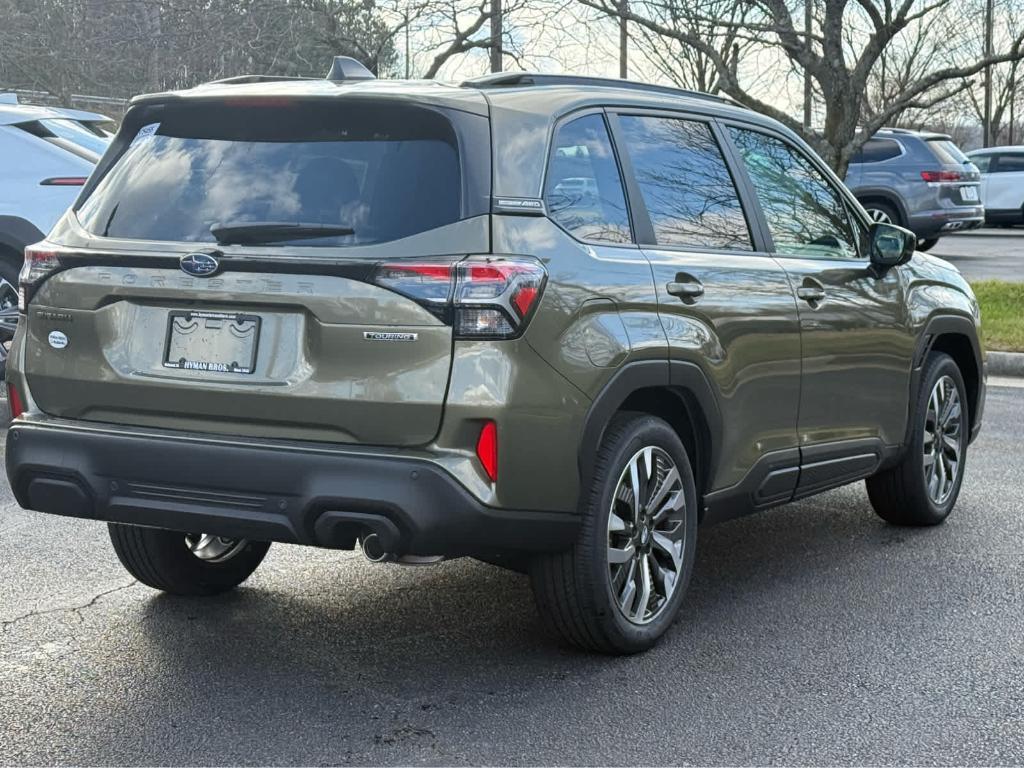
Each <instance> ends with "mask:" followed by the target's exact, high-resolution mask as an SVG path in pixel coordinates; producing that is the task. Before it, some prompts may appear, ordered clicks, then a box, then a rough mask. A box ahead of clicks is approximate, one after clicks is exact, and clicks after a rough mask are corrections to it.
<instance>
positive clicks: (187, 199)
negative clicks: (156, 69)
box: [79, 103, 461, 246]
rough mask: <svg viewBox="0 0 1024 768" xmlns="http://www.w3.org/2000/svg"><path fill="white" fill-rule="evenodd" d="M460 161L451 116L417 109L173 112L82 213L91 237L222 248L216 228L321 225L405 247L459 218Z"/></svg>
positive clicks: (337, 241) (355, 239)
mask: <svg viewBox="0 0 1024 768" xmlns="http://www.w3.org/2000/svg"><path fill="white" fill-rule="evenodd" d="M460 200H461V181H460V164H459V152H458V146H457V142H456V138H455V135H454V131H453V128H452V126H451V124H450V123H449V121H448V120H447V118H445V117H444V116H443V115H441V114H439V113H437V112H433V111H429V110H426V109H420V108H412V107H408V106H390V105H388V106H385V105H379V104H378V105H376V106H372V105H365V106H361V107H360V108H359V109H352V107H351V105H343V104H306V105H302V104H301V103H300V104H298V105H295V106H291V107H289V106H287V105H285V106H282V105H280V104H274V105H269V106H267V107H258V106H241V105H236V106H229V107H222V108H220V109H218V108H216V107H211V106H205V107H203V108H202V109H201V111H200V110H198V109H196V108H195V107H181V108H178V109H177V110H171V109H168V110H165V113H164V114H163V115H162V120H161V122H159V123H154V124H150V125H148V126H145V127H144V128H142V129H141V130H140V131H139V134H138V135H137V136H136V137H135V139H134V140H133V141H132V143H131V146H130V147H129V148H128V149H127V150H126V151H125V152H124V154H123V155H122V156H121V157H120V158H119V160H118V161H117V163H116V164H115V165H114V167H113V168H112V169H111V170H110V172H109V173H107V175H106V176H105V177H104V178H103V179H102V181H101V182H100V183H99V185H98V186H97V188H96V189H95V191H94V192H93V193H92V195H90V197H89V198H88V200H87V201H86V202H85V203H84V204H83V205H82V207H81V209H80V210H79V218H80V220H81V222H82V224H83V225H84V226H85V228H86V229H88V230H89V231H91V232H93V233H95V234H99V235H104V236H110V237H125V238H138V239H143V240H181V241H197V242H207V241H213V240H214V237H213V235H212V234H211V233H210V227H211V226H212V225H214V224H223V225H231V224H245V223H260V222H287V223H303V224H306V223H312V224H325V225H336V226H338V227H349V228H351V229H352V230H354V233H353V234H351V235H334V236H330V237H320V238H314V239H304V240H295V241H291V243H290V244H294V245H302V246H344V245H355V244H364V243H376V242H383V241H388V240H395V239H398V238H401V237H406V236H409V235H413V234H416V233H418V232H423V231H426V230H429V229H433V228H435V227H440V226H443V225H445V224H450V223H452V222H454V221H457V220H458V219H459V218H460V212H461V207H460Z"/></svg>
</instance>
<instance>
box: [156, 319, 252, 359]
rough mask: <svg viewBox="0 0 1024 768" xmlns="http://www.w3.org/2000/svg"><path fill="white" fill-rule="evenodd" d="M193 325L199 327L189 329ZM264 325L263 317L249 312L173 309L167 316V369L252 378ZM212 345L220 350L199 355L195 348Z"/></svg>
mask: <svg viewBox="0 0 1024 768" xmlns="http://www.w3.org/2000/svg"><path fill="white" fill-rule="evenodd" d="M190 325H194V326H195V327H194V328H192V329H191V330H189V326H190ZM232 326H234V329H233V328H232ZM261 326H262V318H261V317H260V316H259V315H253V314H250V313H248V312H212V311H207V310H196V309H174V310H171V311H170V312H168V313H167V335H166V338H165V339H164V350H163V366H164V368H171V369H175V370H183V371H194V372H196V373H208V374H218V375H221V374H229V375H230V374H235V375H251V374H253V373H254V372H255V370H256V355H257V352H258V351H259V340H260V330H261ZM197 331H198V333H196V335H195V336H191V334H192V333H195V332H197ZM214 337H215V338H214ZM211 342H213V345H214V346H215V347H219V348H220V349H219V350H218V349H215V350H214V351H212V352H210V353H202V352H200V354H198V355H197V354H196V350H195V349H194V347H196V346H197V345H199V346H204V345H205V346H209V345H210V344H211ZM183 352H184V354H183ZM228 358H230V359H228ZM239 358H241V359H239Z"/></svg>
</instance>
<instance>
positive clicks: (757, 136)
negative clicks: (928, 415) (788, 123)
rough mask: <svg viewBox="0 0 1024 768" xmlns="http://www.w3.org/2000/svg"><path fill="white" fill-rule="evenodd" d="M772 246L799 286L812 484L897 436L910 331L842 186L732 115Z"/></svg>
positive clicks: (803, 424) (840, 473) (897, 293)
mask: <svg viewBox="0 0 1024 768" xmlns="http://www.w3.org/2000/svg"><path fill="white" fill-rule="evenodd" d="M728 133H729V137H730V139H731V141H732V144H733V146H734V147H735V151H736V152H737V154H738V155H739V156H740V157H741V158H742V159H743V164H744V168H745V169H746V173H747V175H748V176H749V179H750V182H751V184H752V185H753V188H754V190H755V191H756V194H757V199H758V202H759V204H760V208H761V211H762V213H763V217H764V220H765V222H766V224H767V228H768V235H769V236H770V238H771V241H772V248H773V251H774V253H775V254H776V256H777V258H778V259H779V262H780V263H781V264H782V265H783V267H784V268H785V270H786V272H787V273H788V274H789V277H790V280H791V282H792V285H793V288H794V290H795V291H796V293H797V297H798V306H799V312H800V329H801V341H802V361H803V374H802V389H801V396H800V418H799V424H798V430H799V436H800V445H801V447H802V450H803V461H804V470H805V471H803V472H801V479H800V487H799V488H798V493H810V492H813V491H815V490H818V489H819V488H820V487H823V486H827V485H831V484H834V483H835V482H837V481H839V480H842V479H843V478H844V476H845V477H848V478H849V477H855V476H858V475H861V474H865V473H866V472H868V471H870V470H871V469H873V467H874V466H875V465H876V464H877V461H878V459H879V458H880V457H881V450H882V447H883V446H887V445H896V444H898V443H900V442H901V441H902V439H903V435H904V427H905V425H906V418H907V394H906V393H907V392H908V391H909V386H910V371H911V362H912V359H913V354H914V335H913V332H912V329H911V327H910V324H909V323H910V317H909V315H908V313H907V311H906V304H905V301H904V282H903V280H902V278H901V275H900V268H898V267H897V268H894V269H890V270H888V271H887V272H885V273H884V274H882V275H879V274H877V273H876V272H875V271H874V269H873V268H872V267H871V265H870V263H869V261H868V259H867V257H866V255H865V254H864V253H863V252H862V250H861V243H862V238H863V234H864V231H862V230H861V227H862V226H863V224H862V222H860V221H859V219H857V218H856V217H855V216H854V215H852V211H851V207H850V203H849V199H848V198H847V197H846V195H845V194H844V193H843V191H842V187H841V185H840V184H838V183H837V182H834V181H833V180H832V178H831V177H830V176H829V175H828V174H827V173H825V172H824V170H823V166H822V165H821V164H820V163H819V162H818V161H817V160H815V159H812V158H811V156H810V155H808V154H806V153H805V152H804V151H803V150H802V149H800V148H799V147H797V146H796V145H795V144H793V143H791V142H790V141H788V140H787V139H785V138H783V137H781V136H779V135H776V134H774V133H771V132H768V131H764V130H762V129H760V128H751V127H747V126H744V125H741V124H732V125H730V126H729V128H728Z"/></svg>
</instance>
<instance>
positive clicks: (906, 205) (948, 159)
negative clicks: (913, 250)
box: [846, 128, 985, 251]
mask: <svg viewBox="0 0 1024 768" xmlns="http://www.w3.org/2000/svg"><path fill="white" fill-rule="evenodd" d="M980 182H981V174H980V173H979V172H978V169H977V168H976V167H975V166H974V165H973V164H972V163H971V161H970V159H969V158H968V157H967V156H966V155H965V154H964V153H963V152H961V151H960V148H959V147H957V145H956V144H955V143H954V142H953V140H952V139H951V138H950V137H949V136H946V135H945V134H941V133H922V132H919V131H911V130H907V129H905V128H883V129H882V130H880V131H878V133H876V134H875V135H874V136H872V137H871V138H870V139H868V141H867V143H865V144H864V146H863V147H862V148H861V149H860V150H859V151H858V152H857V154H856V155H854V157H853V160H852V161H851V162H850V166H849V169H848V170H847V173H846V186H848V187H849V188H850V189H851V190H853V193H854V194H855V195H856V196H857V199H858V200H859V201H860V202H861V205H863V206H864V208H865V210H866V211H867V212H868V215H869V216H870V217H871V219H872V220H873V221H882V222H889V223H892V224H898V225H899V226H901V227H906V228H907V229H909V230H910V231H912V232H913V233H914V234H915V235H917V238H918V244H917V248H918V250H921V251H927V250H928V249H929V248H931V247H932V246H934V245H935V243H937V242H938V240H939V238H940V237H941V236H942V235H944V234H948V233H950V232H957V231H961V230H965V229H974V228H975V227H980V226H981V225H982V223H983V222H984V220H985V209H984V208H983V207H982V203H981V195H980Z"/></svg>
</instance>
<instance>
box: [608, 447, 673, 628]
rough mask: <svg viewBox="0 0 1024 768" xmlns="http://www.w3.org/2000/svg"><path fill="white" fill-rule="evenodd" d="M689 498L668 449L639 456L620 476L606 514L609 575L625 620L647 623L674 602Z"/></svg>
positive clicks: (649, 449) (654, 449) (653, 449)
mask: <svg viewBox="0 0 1024 768" xmlns="http://www.w3.org/2000/svg"><path fill="white" fill-rule="evenodd" d="M685 510H686V494H685V489H684V487H683V481H682V479H681V477H680V474H679V468H678V467H677V466H676V463H675V461H673V459H672V457H671V456H669V455H668V453H666V452H665V451H664V450H662V449H661V448H658V447H657V446H647V447H645V448H642V449H640V450H639V451H637V452H636V453H635V454H634V455H633V457H632V458H631V459H630V460H629V462H628V463H627V464H626V467H625V469H623V470H622V474H621V475H620V476H619V481H618V484H617V485H616V487H615V494H614V496H613V498H612V504H611V509H610V510H609V513H608V570H609V577H610V580H611V581H610V583H611V590H612V595H613V597H614V598H615V603H616V605H617V606H618V608H619V611H620V612H621V613H622V615H623V616H624V617H625V618H626V619H627V620H628V621H630V622H632V623H634V624H648V623H650V622H651V621H653V620H654V619H655V618H657V617H658V616H659V615H660V614H661V613H662V611H664V610H665V608H666V607H667V606H668V604H669V603H670V602H671V599H672V595H673V594H674V593H675V590H676V586H677V585H678V583H679V581H680V580H681V579H682V577H683V565H684V564H683V553H684V551H685V545H686V541H685V538H686V526H685V524H684V516H685Z"/></svg>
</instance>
